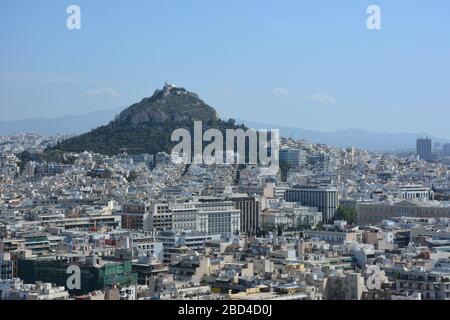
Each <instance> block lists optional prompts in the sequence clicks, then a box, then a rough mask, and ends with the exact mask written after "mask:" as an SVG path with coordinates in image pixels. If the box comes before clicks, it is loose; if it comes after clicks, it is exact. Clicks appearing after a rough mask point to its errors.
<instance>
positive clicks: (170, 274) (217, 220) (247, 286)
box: [0, 134, 450, 300]
mask: <svg viewBox="0 0 450 320" xmlns="http://www.w3.org/2000/svg"><path fill="white" fill-rule="evenodd" d="M64 138H65V137H64V136H53V137H48V136H45V137H44V136H40V135H35V134H20V135H14V136H3V137H0V299H2V300H72V299H74V300H154V299H161V300H170V299H186V300H188V299H195V300H446V299H450V144H442V145H441V144H434V145H433V144H432V141H431V140H430V139H428V138H420V139H418V140H417V149H416V150H411V151H407V152H400V151H398V152H394V151H392V152H372V151H365V150H358V149H355V148H352V147H350V148H344V149H342V148H336V147H332V146H328V145H322V144H313V143H309V142H307V141H302V140H300V141H296V140H293V139H286V138H283V139H282V140H281V146H280V151H279V159H280V167H281V170H280V171H279V172H278V174H276V175H268V173H267V171H264V170H261V168H260V167H258V166H257V165H196V164H191V165H175V164H173V162H172V161H171V157H170V156H169V155H168V154H165V153H158V154H154V155H151V154H140V155H131V152H129V151H128V152H127V150H124V151H123V152H121V153H120V154H117V155H115V156H105V155H101V154H96V153H91V152H83V153H70V154H66V155H65V158H66V160H68V161H63V162H61V163H57V162H47V161H44V160H42V161H41V160H39V161H27V162H26V163H24V161H20V160H19V154H21V153H23V152H24V151H28V152H30V153H35V152H42V151H43V150H45V149H46V148H47V147H48V146H52V145H55V144H56V143H57V142H58V141H59V140H61V139H64Z"/></svg>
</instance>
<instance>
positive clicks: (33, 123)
mask: <svg viewBox="0 0 450 320" xmlns="http://www.w3.org/2000/svg"><path fill="white" fill-rule="evenodd" d="M166 90H167V88H166ZM183 90H184V89H183ZM163 91H164V89H163V90H159V91H157V92H163ZM174 92H177V94H178V96H175V97H178V98H179V97H180V95H179V94H180V91H174ZM183 92H184V91H183ZM186 92H188V91H186ZM188 93H189V94H188V95H187V96H186V97H187V98H189V99H190V100H187V101H184V102H180V103H181V105H183V108H182V109H177V112H179V111H181V112H182V113H183V112H185V111H186V110H189V108H194V109H195V110H197V111H198V110H200V109H202V108H200V109H199V108H198V106H199V105H200V106H203V107H205V109H203V111H205V110H207V113H208V114H209V116H212V115H214V117H216V114H215V111H214V109H212V108H211V107H209V106H207V105H206V104H204V102H203V101H201V100H200V99H199V98H198V96H197V95H196V94H194V93H190V92H188ZM149 99H151V98H146V99H143V100H142V101H141V102H140V103H137V104H135V105H133V106H131V107H130V108H128V109H126V110H128V111H127V112H125V111H126V110H124V111H123V112H122V113H121V114H120V116H118V117H119V118H122V120H123V119H124V117H126V116H128V120H130V121H131V122H133V121H134V122H139V121H141V122H145V121H144V120H146V119H147V120H149V119H157V118H158V116H160V115H161V114H159V112H158V111H156V113H155V110H153V111H151V112H146V111H145V110H149V109H148V103H149V102H151V101H149ZM146 103H147V107H146V106H145V105H146ZM139 109H141V110H139ZM150 109H151V108H150ZM122 110H123V108H121V109H113V110H104V111H95V112H90V113H86V114H82V115H68V116H64V117H60V118H56V119H45V118H35V119H24V120H15V121H0V135H11V134H17V133H23V132H27V133H39V134H44V135H53V134H58V133H64V134H83V133H86V132H89V131H91V130H93V129H94V128H98V127H101V126H104V125H105V124H108V123H110V122H111V121H112V120H114V118H115V117H116V116H117V115H118V114H119V113H120V112H121V111H122ZM143 110H144V111H143ZM177 112H175V113H171V114H172V116H176V113H177ZM184 114H185V113H184ZM185 115H186V114H185ZM191 115H192V114H191ZM191 115H188V116H187V118H186V119H189V120H191V119H190V118H191ZM186 119H185V120H186ZM161 120H162V119H161ZM175 120H177V119H175ZM178 120H181V119H178ZM236 122H237V123H243V124H244V125H245V126H246V127H249V128H254V129H280V133H281V135H282V136H284V137H292V138H295V139H304V140H307V141H310V142H314V143H323V144H328V145H333V146H336V147H343V148H344V147H348V146H355V147H357V148H361V149H367V150H378V151H389V150H409V149H415V143H416V139H417V138H418V137H425V136H427V137H429V138H431V139H432V140H433V142H441V143H447V142H450V141H449V140H446V139H442V138H439V137H434V136H432V135H429V134H426V133H372V132H368V131H365V130H360V129H346V130H338V131H333V132H319V131H314V130H304V129H299V128H295V127H287V126H277V125H274V124H264V123H259V122H254V121H249V120H244V119H236ZM135 124H136V123H135Z"/></svg>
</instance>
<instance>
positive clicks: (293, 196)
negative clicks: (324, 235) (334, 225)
mask: <svg viewBox="0 0 450 320" xmlns="http://www.w3.org/2000/svg"><path fill="white" fill-rule="evenodd" d="M285 199H286V201H288V202H300V203H301V204H302V205H304V206H309V207H317V209H318V211H320V212H322V214H323V221H324V222H330V221H331V220H333V218H334V215H335V213H336V209H337V207H338V206H339V193H338V189H337V188H334V187H322V186H298V185H297V186H294V187H292V188H291V189H288V190H286V194H285Z"/></svg>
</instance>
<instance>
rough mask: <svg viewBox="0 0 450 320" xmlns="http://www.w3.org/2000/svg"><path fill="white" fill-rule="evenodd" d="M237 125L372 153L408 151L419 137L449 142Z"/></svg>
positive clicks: (351, 131) (357, 131)
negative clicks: (277, 130)
mask: <svg viewBox="0 0 450 320" xmlns="http://www.w3.org/2000/svg"><path fill="white" fill-rule="evenodd" d="M236 121H237V122H238V123H244V124H245V125H246V126H247V127H249V128H254V129H279V130H280V135H281V136H283V137H287V138H289V137H292V138H294V139H304V140H307V141H309V142H314V143H322V144H327V145H332V146H336V147H341V148H346V147H349V146H354V147H356V148H360V149H366V150H374V151H392V150H409V149H414V150H415V148H416V140H417V138H419V137H428V138H430V139H431V140H432V141H433V143H434V142H440V143H449V142H450V140H446V139H442V138H439V137H435V136H432V135H430V134H427V133H374V132H369V131H366V130H361V129H345V130H337V131H332V132H319V131H314V130H304V129H299V128H293V127H286V126H276V125H273V124H272V125H271V124H264V123H259V122H253V121H246V120H242V119H236Z"/></svg>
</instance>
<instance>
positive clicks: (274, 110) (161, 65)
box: [0, 0, 450, 139]
mask: <svg viewBox="0 0 450 320" xmlns="http://www.w3.org/2000/svg"><path fill="white" fill-rule="evenodd" d="M73 4H75V5H78V6H79V7H80V9H81V30H69V29H68V28H67V27H66V20H67V18H68V17H69V14H67V13H66V9H67V7H68V6H69V5H73ZM373 4H374V5H378V6H379V8H380V9H381V30H369V29H368V28H367V25H366V21H367V18H368V14H367V12H366V10H367V8H368V6H369V5H373ZM449 57H450V1H448V0H427V1H423V0H395V1H392V0H386V1H381V0H371V1H365V0H346V1H335V0H327V1H324V0H309V1H306V0H292V1H288V0H279V1H274V0H271V1H268V0H171V1H161V0H160V1H153V0H133V1H123V0H122V1H120V0H114V1H113V0H110V1H106V0H95V1H93V0H71V1H65V0H58V1H56V0H39V1H29V0H0V120H16V119H24V118H35V117H45V118H56V117H59V116H64V115H69V114H83V113H88V112H91V111H97V110H107V109H117V108H121V107H122V108H125V107H127V106H129V105H131V104H132V103H134V102H137V101H140V100H141V99H142V98H143V97H148V96H151V95H152V94H153V92H154V91H155V90H156V89H157V88H161V87H162V86H163V85H164V82H165V81H169V82H171V83H173V84H175V85H177V86H181V87H185V88H186V89H188V90H190V91H194V92H196V93H197V94H199V96H200V97H201V98H202V99H203V100H205V102H207V103H208V104H210V105H211V106H213V107H214V108H215V109H216V110H217V111H218V113H219V114H220V115H221V116H222V117H224V118H228V117H233V118H239V119H246V120H251V121H255V122H262V123H267V124H273V125H283V126H293V127H299V128H303V129H311V130H318V131H326V132H329V131H334V130H339V129H349V128H358V129H365V130H368V131H372V132H392V133H400V132H408V133H417V132H426V133H429V134H432V135H435V136H438V137H441V138H447V139H450V125H449V123H450V121H449V120H450V59H449Z"/></svg>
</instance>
